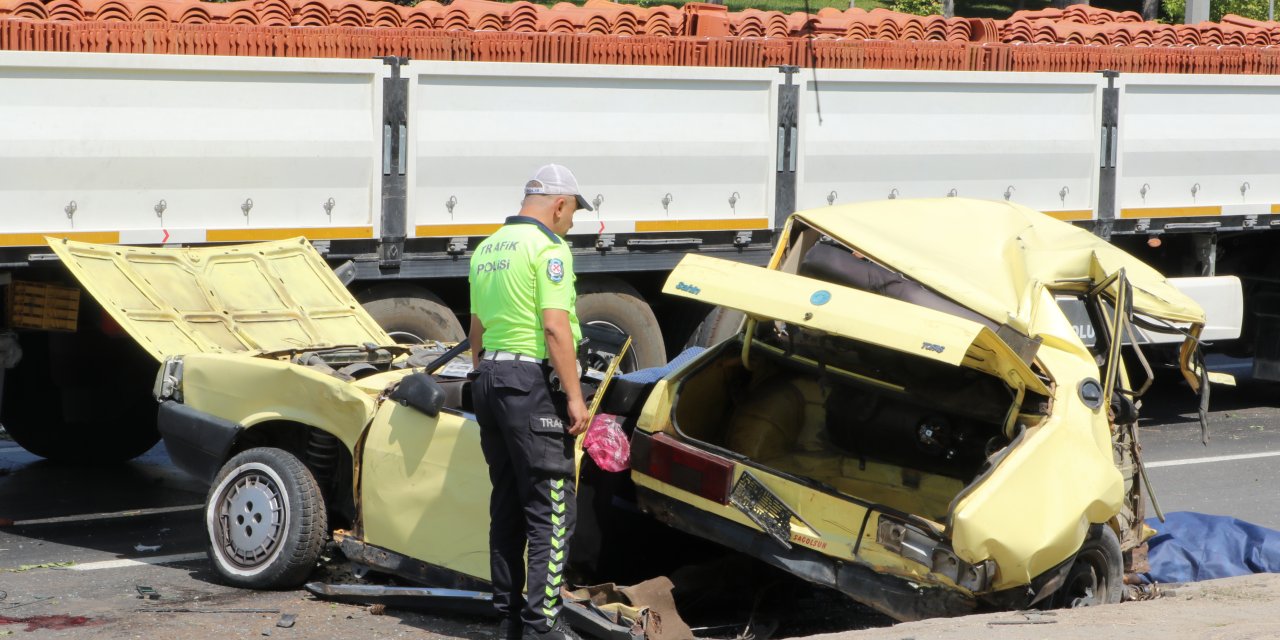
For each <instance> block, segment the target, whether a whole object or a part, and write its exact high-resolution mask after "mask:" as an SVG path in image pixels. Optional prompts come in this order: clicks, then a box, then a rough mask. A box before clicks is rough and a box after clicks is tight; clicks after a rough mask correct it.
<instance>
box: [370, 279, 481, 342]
mask: <svg viewBox="0 0 1280 640" xmlns="http://www.w3.org/2000/svg"><path fill="white" fill-rule="evenodd" d="M359 300H360V304H361V305H362V306H364V309H365V311H368V312H369V315H371V316H373V319H374V320H375V321H377V323H378V324H379V325H380V326H381V327H382V329H383V330H384V331H386V332H387V333H388V334H390V335H391V337H392V338H394V339H395V340H396V342H398V343H401V344H420V343H422V342H424V341H427V340H439V341H440V342H461V341H462V339H463V338H465V337H466V336H467V334H466V331H464V330H463V329H462V323H461V322H458V318H457V317H456V316H454V315H453V311H452V310H451V309H449V305H446V304H445V303H444V301H442V300H441V299H440V298H438V297H436V295H435V294H433V293H431V292H430V291H427V290H426V289H423V288H422V287H418V286H414V285H403V284H391V285H382V286H377V287H373V288H372V289H369V290H368V291H365V292H364V293H362V294H360V296H359Z"/></svg>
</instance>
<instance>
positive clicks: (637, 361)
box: [577, 278, 667, 373]
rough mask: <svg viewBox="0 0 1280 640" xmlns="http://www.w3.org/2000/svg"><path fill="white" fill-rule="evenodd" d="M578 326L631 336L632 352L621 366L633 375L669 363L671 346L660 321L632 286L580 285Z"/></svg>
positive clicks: (612, 282)
mask: <svg viewBox="0 0 1280 640" xmlns="http://www.w3.org/2000/svg"><path fill="white" fill-rule="evenodd" d="M577 313H578V322H580V323H582V324H597V325H605V326H609V327H613V328H615V329H618V330H620V331H622V332H623V333H626V334H627V335H629V336H631V351H630V353H629V354H628V355H627V357H626V358H625V359H624V360H623V362H622V363H621V364H620V365H619V369H620V370H621V371H623V372H624V373H625V372H630V371H635V370H638V369H648V368H650V367H661V366H662V365H664V364H666V363H667V345H666V342H665V341H663V339H662V329H661V328H660V327H659V326H658V318H657V317H655V316H654V315H653V310H652V309H650V308H649V304H648V303H646V302H645V301H644V298H642V297H641V296H640V293H639V292H638V291H636V290H635V288H634V287H632V286H631V285H629V284H627V283H625V282H623V281H621V280H618V279H616V278H592V279H590V280H583V281H580V282H579V283H578V305H577Z"/></svg>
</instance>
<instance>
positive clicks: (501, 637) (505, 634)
mask: <svg viewBox="0 0 1280 640" xmlns="http://www.w3.org/2000/svg"><path fill="white" fill-rule="evenodd" d="M523 628H524V621H523V620H521V619H520V618H516V619H515V620H512V619H510V618H503V620H502V622H499V623H498V632H497V633H495V634H494V636H493V638H494V640H520V632H521V631H522V630H523Z"/></svg>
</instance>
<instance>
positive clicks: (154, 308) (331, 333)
mask: <svg viewBox="0 0 1280 640" xmlns="http://www.w3.org/2000/svg"><path fill="white" fill-rule="evenodd" d="M49 244H50V246H51V247H52V248H53V250H54V252H55V253H57V254H58V257H59V258H61V259H62V262H63V264H65V265H67V268H68V269H70V270H71V273H72V274H73V275H75V277H76V279H78V280H79V281H80V283H81V284H82V285H83V286H84V288H85V290H87V291H88V292H89V293H90V294H92V295H93V297H94V298H96V299H97V300H98V302H99V303H100V304H101V305H102V306H103V308H104V309H106V310H107V312H108V313H109V314H111V317H112V318H113V319H114V320H115V321H116V322H117V323H119V324H120V326H121V327H122V328H123V329H124V330H125V331H126V332H128V333H129V335H130V336H132V337H133V338H134V339H135V340H137V341H138V344H140V345H142V347H143V348H144V349H146V350H147V352H148V353H150V354H151V355H152V356H154V357H155V358H156V360H164V359H165V358H166V357H169V356H177V355H186V354H190V353H237V352H250V353H261V352H268V351H279V350H286V349H305V348H311V347H326V346H334V345H360V344H364V343H374V344H379V345H387V344H395V341H394V340H393V339H392V338H391V337H390V336H388V335H387V333H386V332H385V331H383V330H382V328H381V327H379V326H378V323H377V322H375V321H374V320H373V318H372V317H370V316H369V314H368V313H366V312H365V310H364V308H363V307H361V306H360V304H359V303H358V302H356V300H355V298H354V297H352V296H351V293H350V292H348V291H347V289H346V287H344V286H343V285H342V283H341V282H340V281H339V280H338V278H337V277H336V276H334V274H333V271H332V270H331V269H330V268H329V265H328V264H326V263H325V261H324V259H323V258H321V257H320V254H319V253H316V251H315V249H314V248H312V246H311V244H310V243H309V242H307V240H306V239H305V238H293V239H290V240H279V241H276V242H262V243H255V244H245V245H234V246H225V247H201V248H176V249H168V248H154V247H129V246H120V245H99V244H89V243H84V242H73V241H69V240H60V239H49Z"/></svg>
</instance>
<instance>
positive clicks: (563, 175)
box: [524, 164, 593, 211]
mask: <svg viewBox="0 0 1280 640" xmlns="http://www.w3.org/2000/svg"><path fill="white" fill-rule="evenodd" d="M524 194H525V195H526V196H530V195H539V196H573V197H575V198H577V199H578V208H579V209H586V210H587V211H593V209H592V208H591V205H589V204H587V199H586V198H584V197H582V193H581V192H580V190H579V189H578V179H577V178H575V177H573V172H572V171H570V170H569V169H568V168H566V167H564V166H562V165H558V164H546V165H542V166H541V167H540V168H538V170H537V171H535V172H534V174H533V177H532V178H530V179H529V181H528V182H526V183H524Z"/></svg>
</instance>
